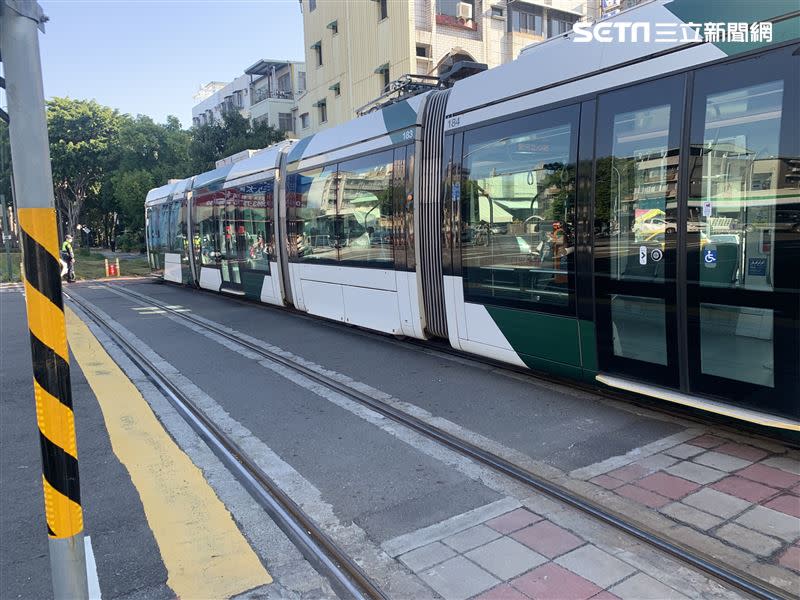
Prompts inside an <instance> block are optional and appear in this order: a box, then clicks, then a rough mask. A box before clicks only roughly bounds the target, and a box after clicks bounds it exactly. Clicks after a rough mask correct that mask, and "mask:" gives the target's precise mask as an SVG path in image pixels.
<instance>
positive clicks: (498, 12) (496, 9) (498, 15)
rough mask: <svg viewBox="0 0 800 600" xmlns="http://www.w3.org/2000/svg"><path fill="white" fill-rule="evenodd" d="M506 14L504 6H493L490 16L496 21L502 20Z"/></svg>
mask: <svg viewBox="0 0 800 600" xmlns="http://www.w3.org/2000/svg"><path fill="white" fill-rule="evenodd" d="M504 14H505V12H504V11H503V7H502V6H492V12H491V14H490V16H491V17H493V18H495V19H502V18H503V15H504Z"/></svg>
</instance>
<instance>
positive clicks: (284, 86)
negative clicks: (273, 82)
mask: <svg viewBox="0 0 800 600" xmlns="http://www.w3.org/2000/svg"><path fill="white" fill-rule="evenodd" d="M278 91H279V92H291V91H292V82H291V78H290V75H289V73H284V74H283V75H281V76H280V77H278Z"/></svg>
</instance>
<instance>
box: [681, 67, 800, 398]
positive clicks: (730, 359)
mask: <svg viewBox="0 0 800 600" xmlns="http://www.w3.org/2000/svg"><path fill="white" fill-rule="evenodd" d="M767 60H769V59H767ZM763 64H764V62H763V60H762V61H752V62H749V63H748V62H745V63H739V64H738V65H736V71H735V73H736V77H735V78H731V77H730V69H726V68H725V67H719V68H717V69H714V68H708V69H704V70H703V71H704V73H703V74H704V75H705V78H704V79H703V80H702V82H701V83H700V84H699V85H697V87H696V88H695V97H694V99H693V104H692V131H691V145H692V157H693V163H692V169H691V173H690V185H689V205H690V206H691V207H695V208H696V210H697V214H698V217H697V223H696V229H695V232H696V233H699V236H698V237H699V239H697V240H696V241H695V243H694V245H693V246H692V247H691V248H690V250H691V252H690V254H689V256H690V257H691V259H692V261H693V262H694V264H693V265H690V267H691V268H690V269H689V272H690V273H692V274H693V275H692V279H691V280H690V282H689V283H690V285H692V286H697V289H698V292H697V298H698V300H697V303H698V304H699V315H698V318H699V323H698V328H697V334H695V335H698V336H699V345H700V352H699V354H700V373H701V374H702V375H710V376H714V377H717V378H722V379H727V380H730V381H731V383H732V385H734V386H735V385H736V384H735V383H733V382H745V383H747V384H755V385H759V386H764V387H768V388H773V387H778V386H779V381H780V377H781V373H782V371H783V373H786V372H790V371H789V369H790V368H793V369H796V368H797V365H796V363H794V364H792V365H791V367H790V363H792V359H791V358H790V356H791V345H792V344H793V343H796V339H797V325H796V321H795V322H794V323H793V322H792V318H791V316H790V315H791V310H792V309H791V307H792V306H797V290H798V287H800V286H799V284H798V282H800V278H798V275H797V273H798V260H797V257H798V256H800V253H799V250H800V183H798V179H797V177H796V175H795V174H794V173H795V172H796V170H797V169H796V166H797V165H798V164H800V157H798V154H797V132H796V130H794V128H793V127H792V119H793V114H792V110H794V107H796V106H797V103H796V99H793V98H792V97H791V94H792V89H793V87H794V85H793V82H792V81H791V79H786V80H784V79H778V78H777V77H778V73H781V72H782V69H771V70H768V69H765V68H764V66H763ZM767 73H770V75H767ZM773 77H775V78H774V79H773ZM790 77H792V78H796V73H795V74H793V75H791V76H790ZM748 81H749V82H750V85H744V84H745V83H746V82H748ZM795 81H796V79H795ZM790 107H791V108H790ZM784 109H786V110H784ZM787 121H788V123H787ZM795 123H796V121H795ZM795 127H796V125H795ZM698 245H699V248H698ZM789 340H791V341H789ZM795 373H796V371H795ZM718 381H719V380H717V383H716V385H720V384H719V383H718ZM698 384H699V385H702V384H701V383H699V382H698ZM787 397H788V395H787Z"/></svg>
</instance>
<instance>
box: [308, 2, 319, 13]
mask: <svg viewBox="0 0 800 600" xmlns="http://www.w3.org/2000/svg"><path fill="white" fill-rule="evenodd" d="M316 8H317V0H308V12H311V11H312V10H314V9H316Z"/></svg>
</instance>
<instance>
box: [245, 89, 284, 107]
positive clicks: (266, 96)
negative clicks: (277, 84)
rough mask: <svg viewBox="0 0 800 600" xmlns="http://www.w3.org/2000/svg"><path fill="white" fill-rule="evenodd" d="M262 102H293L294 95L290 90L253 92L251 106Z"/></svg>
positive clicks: (259, 90) (260, 90)
mask: <svg viewBox="0 0 800 600" xmlns="http://www.w3.org/2000/svg"><path fill="white" fill-rule="evenodd" d="M263 100H294V94H293V93H292V91H291V90H270V89H268V88H260V89H257V90H255V91H254V92H253V100H252V103H253V104H258V103H259V102H261V101H263Z"/></svg>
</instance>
